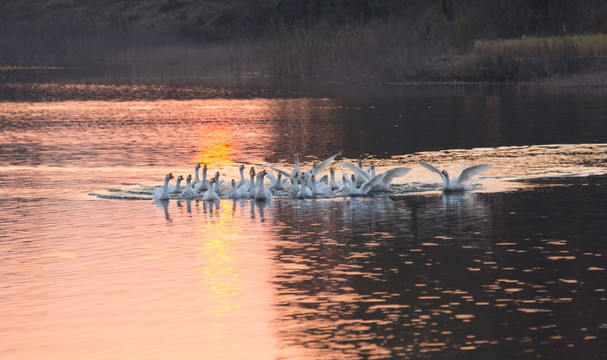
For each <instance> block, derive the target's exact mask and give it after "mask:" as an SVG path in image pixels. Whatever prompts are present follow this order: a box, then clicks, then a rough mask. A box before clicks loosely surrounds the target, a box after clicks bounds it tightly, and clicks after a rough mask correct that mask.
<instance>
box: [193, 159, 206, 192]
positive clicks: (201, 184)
mask: <svg viewBox="0 0 607 360" xmlns="http://www.w3.org/2000/svg"><path fill="white" fill-rule="evenodd" d="M192 187H193V188H194V189H196V191H198V192H203V191H205V190H208V189H209V183H208V182H207V164H204V166H203V167H202V180H200V181H199V182H198V183H196V181H194V185H193V186H192Z"/></svg>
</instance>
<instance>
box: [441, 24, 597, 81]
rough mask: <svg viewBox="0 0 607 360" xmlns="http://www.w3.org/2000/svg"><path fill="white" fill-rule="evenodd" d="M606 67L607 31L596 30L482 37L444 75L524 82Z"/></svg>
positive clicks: (588, 72) (595, 70)
mask: <svg viewBox="0 0 607 360" xmlns="http://www.w3.org/2000/svg"><path fill="white" fill-rule="evenodd" d="M443 71H445V70H443ZM606 71H607V35H605V34H593V35H573V36H551V37H527V38H522V39H509V40H499V41H481V40H478V41H475V42H474V48H473V50H472V51H471V52H470V53H469V54H466V55H464V56H462V57H460V58H458V59H453V61H452V62H451V63H450V64H449V66H447V67H446V71H445V75H444V76H448V77H452V78H456V79H462V80H468V81H511V82H520V81H536V80H542V79H546V78H554V77H569V76H572V75H577V74H597V75H598V76H601V75H600V74H602V73H605V72H606Z"/></svg>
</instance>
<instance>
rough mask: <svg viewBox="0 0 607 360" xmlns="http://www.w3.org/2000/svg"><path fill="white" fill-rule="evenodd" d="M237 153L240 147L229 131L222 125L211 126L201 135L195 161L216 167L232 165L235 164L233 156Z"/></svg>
mask: <svg viewBox="0 0 607 360" xmlns="http://www.w3.org/2000/svg"><path fill="white" fill-rule="evenodd" d="M237 154H238V147H237V146H236V145H235V143H234V139H232V138H230V136H229V133H228V131H227V130H226V129H224V128H223V127H221V126H217V127H210V128H208V129H206V130H205V133H204V134H202V135H201V136H200V138H199V140H198V149H197V150H196V155H195V156H194V159H193V161H194V163H203V164H207V165H209V166H214V167H222V166H230V165H234V164H235V162H234V160H233V158H234V156H235V155H237Z"/></svg>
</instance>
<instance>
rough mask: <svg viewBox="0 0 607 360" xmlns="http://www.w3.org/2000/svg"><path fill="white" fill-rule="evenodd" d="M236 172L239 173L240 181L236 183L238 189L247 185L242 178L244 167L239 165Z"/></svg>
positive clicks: (245, 180)
mask: <svg viewBox="0 0 607 360" xmlns="http://www.w3.org/2000/svg"><path fill="white" fill-rule="evenodd" d="M238 170H239V171H240V181H239V182H238V184H236V187H237V188H239V187H241V186H243V185H244V184H246V183H247V179H245V178H244V165H243V164H240V166H239V167H238Z"/></svg>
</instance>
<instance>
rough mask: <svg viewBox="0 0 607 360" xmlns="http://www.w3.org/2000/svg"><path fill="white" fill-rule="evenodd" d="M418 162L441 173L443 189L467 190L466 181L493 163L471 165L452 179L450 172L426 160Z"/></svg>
mask: <svg viewBox="0 0 607 360" xmlns="http://www.w3.org/2000/svg"><path fill="white" fill-rule="evenodd" d="M417 163H418V164H420V165H421V166H423V167H425V168H426V169H428V170H430V171H432V172H435V173H437V174H439V175H440V177H441V178H442V179H443V191H462V190H466V183H467V182H468V181H470V179H472V177H473V176H476V175H478V174H481V173H483V172H485V171H487V169H489V168H490V167H491V165H474V166H469V167H467V168H465V169H464V170H462V172H461V174H460V175H459V176H458V177H457V178H453V179H450V178H449V173H448V172H447V171H446V170H442V171H441V170H439V169H438V168H436V167H434V166H432V165H430V164H426V163H425V162H422V161H418V162H417Z"/></svg>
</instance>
